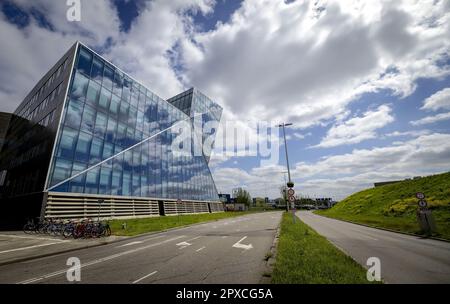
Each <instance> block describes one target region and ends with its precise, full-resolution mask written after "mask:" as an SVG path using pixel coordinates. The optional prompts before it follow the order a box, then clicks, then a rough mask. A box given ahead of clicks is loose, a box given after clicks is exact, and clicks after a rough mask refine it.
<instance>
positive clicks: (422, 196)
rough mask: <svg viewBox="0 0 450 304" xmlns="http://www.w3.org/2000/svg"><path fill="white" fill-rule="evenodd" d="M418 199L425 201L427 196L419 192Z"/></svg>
mask: <svg viewBox="0 0 450 304" xmlns="http://www.w3.org/2000/svg"><path fill="white" fill-rule="evenodd" d="M416 197H417V199H420V200H423V199H424V198H425V194H423V193H422V192H417V193H416Z"/></svg>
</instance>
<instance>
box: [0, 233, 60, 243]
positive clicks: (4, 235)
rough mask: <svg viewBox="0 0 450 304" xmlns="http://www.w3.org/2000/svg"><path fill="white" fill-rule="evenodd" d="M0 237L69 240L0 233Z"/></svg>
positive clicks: (55, 240)
mask: <svg viewBox="0 0 450 304" xmlns="http://www.w3.org/2000/svg"><path fill="white" fill-rule="evenodd" d="M0 237H11V238H18V239H30V240H36V241H40V240H46V241H54V242H61V243H65V242H69V241H68V240H59V239H53V238H47V237H38V236H23V235H12V234H0Z"/></svg>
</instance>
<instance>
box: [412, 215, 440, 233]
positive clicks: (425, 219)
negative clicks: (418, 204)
mask: <svg viewBox="0 0 450 304" xmlns="http://www.w3.org/2000/svg"><path fill="white" fill-rule="evenodd" d="M417 221H418V222H419V226H420V230H421V231H422V232H423V233H426V234H432V233H433V232H436V223H435V221H434V217H433V214H432V213H431V210H428V209H426V210H422V209H419V210H417Z"/></svg>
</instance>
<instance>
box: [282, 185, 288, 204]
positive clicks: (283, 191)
mask: <svg viewBox="0 0 450 304" xmlns="http://www.w3.org/2000/svg"><path fill="white" fill-rule="evenodd" d="M280 194H281V198H282V199H283V201H284V202H283V203H286V202H287V187H286V186H284V185H283V186H280Z"/></svg>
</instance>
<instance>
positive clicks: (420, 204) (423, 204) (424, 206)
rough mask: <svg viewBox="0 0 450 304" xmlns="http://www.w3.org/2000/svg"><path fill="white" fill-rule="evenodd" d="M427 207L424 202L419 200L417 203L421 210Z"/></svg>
mask: <svg viewBox="0 0 450 304" xmlns="http://www.w3.org/2000/svg"><path fill="white" fill-rule="evenodd" d="M427 206H428V203H427V201H426V200H424V199H421V200H420V201H419V207H421V208H426V207H427Z"/></svg>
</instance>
